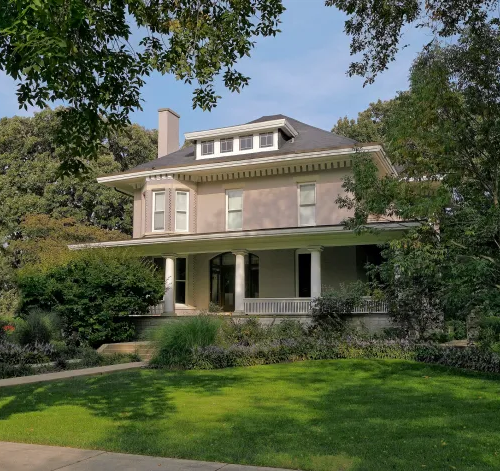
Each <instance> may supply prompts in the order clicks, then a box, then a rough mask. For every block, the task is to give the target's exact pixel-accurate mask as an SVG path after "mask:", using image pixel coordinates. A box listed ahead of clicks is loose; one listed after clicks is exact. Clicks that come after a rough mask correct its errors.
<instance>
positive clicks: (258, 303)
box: [244, 298, 312, 316]
mask: <svg viewBox="0 0 500 471" xmlns="http://www.w3.org/2000/svg"><path fill="white" fill-rule="evenodd" d="M311 301H312V298H245V300H244V306H245V314H252V315H257V316H258V315H266V314H288V315H304V314H309V312H310V310H311Z"/></svg>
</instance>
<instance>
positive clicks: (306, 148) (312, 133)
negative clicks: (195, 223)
mask: <svg viewBox="0 0 500 471" xmlns="http://www.w3.org/2000/svg"><path fill="white" fill-rule="evenodd" d="M268 122H275V123H277V122H279V123H280V124H281V123H282V124H283V126H284V125H285V123H288V124H289V126H290V128H293V130H294V131H295V132H296V135H295V136H292V135H291V134H290V136H291V137H293V139H289V140H288V141H285V142H284V143H283V144H282V146H281V147H280V148H279V149H278V150H273V151H266V152H262V151H256V152H252V153H247V154H244V155H228V156H224V157H216V158H212V159H210V161H211V162H214V163H215V162H226V161H227V162H231V161H236V160H243V159H253V158H259V157H263V156H264V157H272V156H280V155H286V154H293V153H302V152H311V151H315V150H326V149H335V148H338V147H349V146H354V145H355V144H357V142H356V141H355V140H353V139H349V138H347V137H343V136H339V135H338V134H334V133H332V132H329V131H325V130H324V129H320V128H317V127H315V126H311V125H309V124H306V123H303V122H301V121H297V120H296V119H293V118H290V117H288V116H285V115H282V114H277V115H270V116H262V117H260V118H258V119H255V120H253V121H250V122H249V123H246V125H253V124H256V125H260V124H262V123H268ZM241 126H245V125H241ZM236 127H238V126H231V127H229V128H218V129H216V130H211V131H217V132H219V129H225V130H227V129H230V128H236ZM264 128H265V126H264ZM256 129H261V127H260V126H257V127H256ZM205 132H210V131H201V133H205ZM221 132H224V131H221ZM256 132H258V131H256ZM290 132H291V131H290ZM191 134H197V133H186V137H187V136H189V135H191ZM197 139H200V138H197ZM201 164H206V160H205V161H204V160H196V156H195V147H194V146H188V147H185V148H182V149H179V150H178V151H176V152H172V153H171V154H168V155H165V156H163V157H160V158H158V159H155V160H152V161H150V162H146V163H144V164H141V165H138V166H137V167H135V168H132V169H130V170H128V171H127V172H125V173H135V172H140V171H148V170H153V169H155V170H156V169H162V168H165V169H168V168H169V167H181V166H196V165H201Z"/></svg>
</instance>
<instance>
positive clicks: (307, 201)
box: [299, 183, 316, 226]
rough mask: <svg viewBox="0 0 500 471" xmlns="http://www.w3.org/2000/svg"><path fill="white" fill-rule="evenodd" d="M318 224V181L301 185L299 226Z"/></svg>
mask: <svg viewBox="0 0 500 471" xmlns="http://www.w3.org/2000/svg"><path fill="white" fill-rule="evenodd" d="M314 225H316V183H302V184H300V185H299V226H314Z"/></svg>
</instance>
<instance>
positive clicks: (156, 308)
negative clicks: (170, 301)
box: [149, 303, 165, 316]
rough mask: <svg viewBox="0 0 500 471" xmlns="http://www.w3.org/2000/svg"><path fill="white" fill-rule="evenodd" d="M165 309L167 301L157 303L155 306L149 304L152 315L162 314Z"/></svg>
mask: <svg viewBox="0 0 500 471" xmlns="http://www.w3.org/2000/svg"><path fill="white" fill-rule="evenodd" d="M164 310H165V303H160V304H156V305H154V306H149V315H150V316H161V315H162V314H163V311H164Z"/></svg>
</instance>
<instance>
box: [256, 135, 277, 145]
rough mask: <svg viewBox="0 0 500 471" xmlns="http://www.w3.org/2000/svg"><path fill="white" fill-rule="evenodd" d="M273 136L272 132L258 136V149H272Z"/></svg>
mask: <svg viewBox="0 0 500 471" xmlns="http://www.w3.org/2000/svg"><path fill="white" fill-rule="evenodd" d="M273 136H274V134H273V133H272V132H265V133H262V134H260V135H259V142H260V147H272V146H273Z"/></svg>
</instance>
